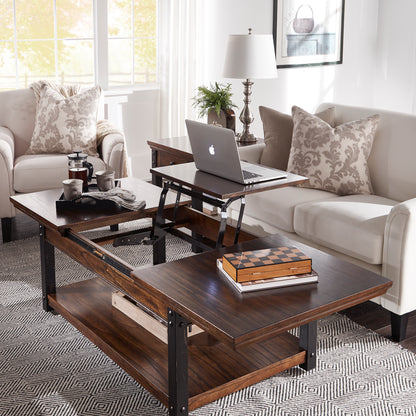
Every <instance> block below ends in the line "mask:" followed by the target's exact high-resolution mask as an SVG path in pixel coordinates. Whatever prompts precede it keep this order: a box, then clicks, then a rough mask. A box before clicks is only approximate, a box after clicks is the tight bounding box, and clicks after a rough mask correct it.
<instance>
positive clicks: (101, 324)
mask: <svg viewBox="0 0 416 416" xmlns="http://www.w3.org/2000/svg"><path fill="white" fill-rule="evenodd" d="M114 290H115V289H114V288H113V287H111V286H110V285H108V284H107V283H105V282H104V281H103V280H102V279H99V278H95V279H91V280H86V281H82V282H78V283H74V284H71V285H68V286H64V287H58V288H57V292H56V294H52V295H48V298H49V305H50V306H51V307H53V308H54V309H55V311H57V312H58V313H60V314H61V315H62V316H63V317H64V318H65V319H66V320H68V321H69V322H70V323H71V324H72V325H73V326H74V327H75V328H77V329H78V330H79V331H80V332H82V333H83V334H84V335H85V336H86V337H87V338H88V339H90V340H91V341H92V342H93V343H94V344H95V345H96V346H97V347H98V348H100V349H101V350H102V351H103V352H104V353H105V354H106V355H107V356H108V357H110V358H111V359H112V360H113V361H114V362H115V363H117V364H118V365H119V366H120V367H121V368H123V369H124V370H125V371H126V372H127V373H128V374H130V375H131V376H132V377H133V378H134V379H135V380H136V381H138V382H139V383H140V384H141V385H142V386H144V387H145V388H146V389H147V390H148V391H149V392H151V393H152V394H153V395H154V396H155V397H156V398H157V399H159V400H160V401H161V402H162V403H163V404H164V405H165V406H168V404H169V392H168V346H167V345H166V344H165V343H164V342H162V341H160V340H159V339H158V338H156V337H154V336H153V335H150V334H149V332H148V331H146V330H145V329H144V328H142V327H141V326H140V325H138V324H137V323H136V322H134V321H133V320H131V319H130V318H128V317H127V316H126V315H125V314H123V313H122V312H120V311H119V310H117V309H116V308H114V307H113V306H112V303H111V295H112V292H113V291H114ZM198 337H201V338H200V342H198V340H197V338H198ZM203 337H204V334H200V335H195V336H194V337H193V341H192V343H189V345H188V388H189V400H188V405H189V410H193V409H196V408H198V407H200V406H203V405H205V404H207V403H209V402H212V401H214V400H216V399H218V398H220V397H223V396H225V395H227V394H230V393H232V392H234V391H237V390H239V389H241V388H244V387H247V386H249V385H251V384H254V383H257V382H259V381H261V380H263V379H265V378H268V377H270V376H272V375H274V374H277V373H279V372H281V371H284V370H286V369H288V368H291V367H293V366H296V365H299V364H302V363H304V362H305V360H306V353H305V351H304V350H302V349H301V348H300V347H299V341H298V339H297V338H296V337H294V336H292V335H291V334H289V333H284V334H280V335H277V336H275V337H273V338H271V339H268V340H266V341H262V342H259V343H256V344H253V345H250V346H247V347H244V348H241V349H238V350H233V349H231V348H230V347H228V346H226V345H224V344H222V343H218V342H217V343H213V345H210V344H207V343H204V342H202V340H203ZM197 344H201V345H197ZM204 344H205V345H204ZM211 344H212V343H211Z"/></svg>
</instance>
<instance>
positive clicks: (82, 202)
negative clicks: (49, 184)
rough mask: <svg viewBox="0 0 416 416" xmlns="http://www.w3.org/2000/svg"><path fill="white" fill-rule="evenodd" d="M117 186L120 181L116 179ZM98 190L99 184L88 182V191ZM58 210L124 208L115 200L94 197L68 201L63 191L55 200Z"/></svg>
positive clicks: (119, 209) (120, 209)
mask: <svg viewBox="0 0 416 416" xmlns="http://www.w3.org/2000/svg"><path fill="white" fill-rule="evenodd" d="M115 184H116V186H119V181H117V180H116V181H115ZM96 191H98V187H97V184H95V183H93V184H88V192H96ZM55 205H56V210H57V211H68V210H69V211H75V210H76V211H79V210H95V211H97V210H118V211H123V210H124V208H123V207H120V205H118V204H117V203H116V202H114V201H106V200H98V199H94V198H85V197H83V198H82V199H79V200H77V201H67V200H66V199H65V198H64V193H63V192H62V194H61V196H60V198H59V199H58V200H57V201H55Z"/></svg>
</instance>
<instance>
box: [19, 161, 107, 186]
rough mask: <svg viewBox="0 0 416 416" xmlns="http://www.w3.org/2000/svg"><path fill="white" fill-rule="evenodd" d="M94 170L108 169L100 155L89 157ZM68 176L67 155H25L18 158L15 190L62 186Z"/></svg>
mask: <svg viewBox="0 0 416 416" xmlns="http://www.w3.org/2000/svg"><path fill="white" fill-rule="evenodd" d="M88 161H89V162H90V163H92V165H93V167H94V172H97V171H98V170H104V169H106V166H105V163H104V162H103V161H102V160H101V159H99V158H98V157H89V158H88ZM67 178H68V158H67V156H66V155H23V156H20V157H18V158H17V159H16V161H15V166H14V190H15V191H16V192H36V191H44V190H46V189H52V188H61V187H62V181H63V180H64V179H67Z"/></svg>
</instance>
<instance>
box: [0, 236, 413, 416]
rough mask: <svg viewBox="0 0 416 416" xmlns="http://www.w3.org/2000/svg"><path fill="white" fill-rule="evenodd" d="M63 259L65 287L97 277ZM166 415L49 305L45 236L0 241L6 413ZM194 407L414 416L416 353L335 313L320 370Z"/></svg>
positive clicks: (327, 324) (287, 375) (184, 251)
mask: <svg viewBox="0 0 416 416" xmlns="http://www.w3.org/2000/svg"><path fill="white" fill-rule="evenodd" d="M167 247H168V251H167V256H168V259H170V260H172V259H177V258H181V257H184V256H187V255H189V254H190V250H189V246H188V245H187V244H185V243H183V242H181V241H180V240H178V239H176V238H169V239H168V243H167ZM112 250H114V251H115V249H112ZM117 255H119V256H120V257H122V258H124V259H128V260H129V261H130V262H131V263H133V264H134V265H137V266H138V265H141V264H147V263H149V262H150V259H151V248H150V247H148V246H141V247H140V255H139V256H138V255H137V248H136V247H121V248H118V249H117ZM56 263H57V278H58V280H59V283H60V284H67V283H69V282H73V281H76V280H80V279H87V278H90V277H92V276H93V275H92V273H90V272H89V271H87V270H86V269H84V268H83V267H82V266H80V265H78V264H77V263H75V262H74V261H72V260H71V259H69V258H68V257H66V256H65V255H63V254H61V253H59V252H57V256H56ZM167 414H168V412H167V410H166V408H165V407H164V406H163V405H161V404H160V403H159V401H158V400H156V399H155V398H154V397H153V396H152V395H151V394H150V393H148V392H147V391H146V390H145V389H144V388H142V387H141V386H140V385H139V384H138V383H136V382H135V381H134V380H133V379H132V378H131V377H130V376H129V375H127V374H126V373H125V372H124V371H123V370H121V369H120V368H119V367H118V366H117V365H116V364H114V363H113V362H112V361H111V360H110V359H109V358H107V357H106V356H105V354H103V353H102V352H101V351H100V350H99V349H98V348H96V347H95V346H94V345H92V344H91V343H90V342H89V341H88V340H87V339H86V338H85V337H84V336H83V335H81V334H80V333H79V332H78V331H77V330H75V329H74V328H73V327H72V326H71V325H70V324H69V323H67V322H66V321H65V320H64V319H63V318H61V317H60V316H56V315H53V314H51V313H46V312H44V311H43V310H42V307H41V290H40V262H39V244H38V239H37V238H31V239H26V240H20V241H16V242H12V243H8V244H4V245H0V415H7V416H26V415H28V416H29V415H30V416H32V415H35V416H41V415H56V416H81V415H91V416H101V415H108V416H127V415H140V416H159V415H167ZM190 414H191V415H192V416H214V415H215V416H237V415H238V416H243V415H244V416H272V415H273V416H275V415H279V416H280V415H282V416H289V415H296V416H298V415H305V416H306V415H309V416H311V415H331V416H337V415H340V416H341V415H342V416H344V415H356V416H365V415H377V416H378V415H416V355H415V354H413V353H411V352H409V351H407V350H405V349H403V348H401V347H400V346H398V345H396V344H394V343H392V342H391V341H389V340H387V339H386V338H383V337H381V336H379V335H377V334H376V333H374V332H372V331H369V330H367V329H365V328H363V327H361V326H359V325H357V324H355V323H353V322H352V321H350V320H349V319H347V318H346V317H344V316H342V315H332V316H330V317H328V318H326V319H323V320H321V321H320V322H319V328H318V364H317V368H316V369H315V370H313V371H310V372H306V371H303V370H302V369H299V368H297V367H296V368H293V369H291V370H290V371H286V372H284V373H281V374H279V375H277V376H274V377H271V378H270V379H267V380H265V381H263V382H260V383H258V384H255V385H253V386H251V387H249V388H246V389H244V390H241V391H240V392H237V393H234V394H232V395H229V396H227V397H225V398H223V399H220V400H218V401H216V402H213V403H211V404H209V405H206V406H204V407H202V408H200V409H197V410H195V411H193V412H191V413H190Z"/></svg>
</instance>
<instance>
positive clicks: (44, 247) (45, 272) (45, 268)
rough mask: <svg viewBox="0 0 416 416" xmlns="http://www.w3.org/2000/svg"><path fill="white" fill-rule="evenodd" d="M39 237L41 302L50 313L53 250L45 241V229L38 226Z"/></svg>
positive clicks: (53, 278) (54, 286)
mask: <svg viewBox="0 0 416 416" xmlns="http://www.w3.org/2000/svg"><path fill="white" fill-rule="evenodd" d="M39 237H40V261H41V272H42V302H43V309H44V310H45V311H51V310H52V308H51V307H50V306H49V303H48V295H49V294H52V293H56V277H55V248H54V246H53V245H52V244H50V243H49V242H48V241H46V238H45V237H46V236H45V227H44V226H43V225H40V224H39Z"/></svg>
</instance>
